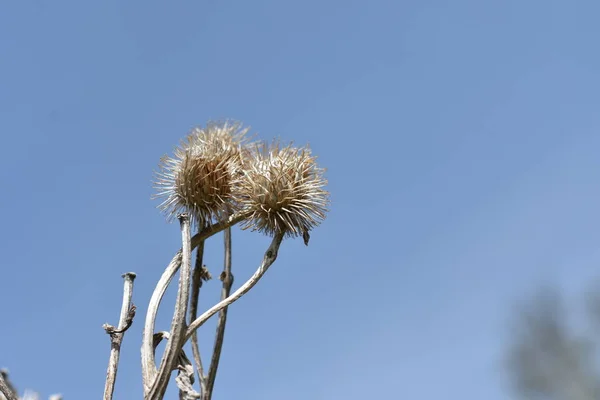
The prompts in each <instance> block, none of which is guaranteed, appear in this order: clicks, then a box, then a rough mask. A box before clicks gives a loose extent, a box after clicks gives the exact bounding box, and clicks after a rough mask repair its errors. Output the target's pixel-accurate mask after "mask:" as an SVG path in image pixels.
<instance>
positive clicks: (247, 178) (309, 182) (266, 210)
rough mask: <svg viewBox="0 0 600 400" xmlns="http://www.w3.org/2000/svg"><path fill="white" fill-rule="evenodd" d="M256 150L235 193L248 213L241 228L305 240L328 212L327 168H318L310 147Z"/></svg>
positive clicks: (237, 199)
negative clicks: (299, 237)
mask: <svg viewBox="0 0 600 400" xmlns="http://www.w3.org/2000/svg"><path fill="white" fill-rule="evenodd" d="M253 150H254V151H253V152H252V157H251V158H250V159H249V162H248V163H247V164H246V166H245V169H244V178H243V179H242V180H241V181H240V182H239V186H237V190H236V201H237V203H238V205H239V207H240V208H241V210H242V211H243V212H246V213H248V214H249V217H248V218H247V219H246V220H244V221H243V222H242V223H241V227H242V229H249V228H250V229H252V230H256V231H259V232H262V233H265V234H267V235H271V236H272V235H274V234H275V233H276V232H284V233H285V235H286V236H288V237H296V236H300V235H302V236H303V237H306V235H307V234H308V231H310V230H311V229H312V228H314V227H315V226H317V225H319V224H320V223H321V221H322V220H323V219H325V216H326V213H327V206H328V204H329V193H328V192H327V191H326V190H324V189H323V187H324V186H325V185H326V184H327V180H325V178H324V177H323V174H324V169H322V168H319V167H318V166H317V164H316V162H315V160H316V157H314V156H312V155H311V152H310V149H309V148H308V147H305V148H301V149H298V148H294V147H292V146H291V145H289V146H287V147H281V146H280V145H279V143H277V142H274V143H273V144H272V145H271V146H269V145H267V144H262V145H257V146H255V147H254V149H253ZM305 232H306V234H305Z"/></svg>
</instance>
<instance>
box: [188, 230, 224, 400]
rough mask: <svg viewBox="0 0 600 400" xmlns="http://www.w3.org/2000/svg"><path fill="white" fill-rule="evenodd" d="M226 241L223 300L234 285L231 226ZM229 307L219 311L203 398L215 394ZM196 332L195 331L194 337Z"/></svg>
mask: <svg viewBox="0 0 600 400" xmlns="http://www.w3.org/2000/svg"><path fill="white" fill-rule="evenodd" d="M223 241H224V249H225V255H224V265H223V272H222V273H221V276H220V278H221V281H222V282H223V287H222V288H221V301H223V300H225V299H226V298H227V297H229V294H230V293H231V286H232V285H233V275H232V274H231V228H227V229H225V230H224V231H223ZM227 308H228V307H224V308H223V309H222V310H221V311H219V321H218V322H217V333H216V335H215V344H214V347H213V353H212V358H211V360H210V368H209V370H208V377H207V382H206V390H204V391H203V392H202V396H203V397H202V399H203V400H211V398H212V394H213V388H214V386H215V379H216V377H217V370H218V369H219V361H220V359H221V349H222V348H223V339H224V338H225V325H226V324H227ZM195 334H196V331H194V333H193V335H192V338H193V337H194V335H195Z"/></svg>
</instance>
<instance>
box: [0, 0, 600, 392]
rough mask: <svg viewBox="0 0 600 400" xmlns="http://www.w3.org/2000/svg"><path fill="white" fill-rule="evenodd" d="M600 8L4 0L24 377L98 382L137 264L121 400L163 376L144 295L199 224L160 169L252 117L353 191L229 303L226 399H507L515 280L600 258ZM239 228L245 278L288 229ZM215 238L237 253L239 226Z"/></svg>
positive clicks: (1, 115)
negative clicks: (193, 144)
mask: <svg viewBox="0 0 600 400" xmlns="http://www.w3.org/2000/svg"><path fill="white" fill-rule="evenodd" d="M599 13H600V4H599V3H598V2H594V1H591V0H588V1H584V0H582V1H578V0H571V1H552V0H550V1H541V0H539V1H517V0H508V1H502V2H482V1H474V0H471V1H466V0H457V1H454V2H445V1H439V0H429V1H403V2H400V1H383V0H372V1H369V2H364V1H360V2H359V1H354V0H347V1H343V2H342V1H314V0H306V1H303V2H284V1H274V0H271V1H267V0H253V1H216V0H202V1H197V0H196V1H174V2H158V1H153V0H150V1H148V0H146V1H140V0H134V1H129V2H123V1H116V0H107V1H102V2H82V1H74V0H71V1H63V0H55V1H52V2H50V1H44V0H20V1H12V2H5V4H4V6H3V11H2V12H1V13H0V60H1V61H0V132H2V145H1V146H0V156H1V157H0V160H1V161H0V162H1V165H0V166H1V168H0V187H1V188H2V196H0V208H1V209H2V210H4V213H3V217H2V223H1V224H0V254H1V255H2V259H1V260H2V265H3V266H2V275H1V278H0V304H2V305H3V307H2V321H3V326H2V329H1V330H0V363H1V364H2V366H7V367H9V368H10V370H11V373H12V376H13V378H14V380H15V383H16V384H18V386H19V387H20V388H21V389H24V388H33V389H36V390H38V391H40V392H41V393H42V394H43V395H44V396H47V395H48V394H50V393H54V392H62V393H63V394H64V395H65V396H66V399H84V398H97V397H98V396H100V393H102V389H103V385H104V376H105V370H106V364H107V360H108V354H109V340H108V338H107V337H106V335H105V333H104V331H103V330H102V329H101V326H102V324H103V323H104V322H110V323H116V322H117V318H118V312H119V308H120V302H121V290H122V283H121V278H120V275H121V274H122V273H123V272H126V271H135V272H136V273H137V274H138V279H137V280H136V286H135V292H134V301H135V303H136V304H137V306H138V308H139V311H138V316H137V318H136V320H135V322H134V326H133V327H132V328H131V330H130V331H129V332H128V334H127V335H126V337H125V341H124V349H123V354H122V358H121V367H120V370H119V372H120V373H119V377H118V381H117V388H116V395H115V398H117V399H118V398H131V399H133V398H141V378H140V367H139V366H140V361H139V348H140V339H141V326H142V324H143V317H144V315H145V311H146V304H147V302H148V300H149V297H150V294H151V292H152V290H153V286H154V284H155V283H156V281H157V279H158V277H159V276H160V274H161V272H162V270H163V268H164V267H165V266H166V264H167V263H168V262H169V260H170V259H171V257H172V255H173V254H174V252H175V251H176V250H177V249H178V248H179V245H180V243H179V242H180V234H179V228H178V226H177V224H167V223H166V222H165V221H164V219H163V217H162V216H161V215H160V214H159V212H158V211H157V210H156V208H155V207H156V206H157V204H158V203H157V202H156V201H151V200H150V199H149V198H150V196H151V194H152V193H153V189H152V184H151V182H152V177H153V171H154V170H155V169H156V166H157V163H158V161H159V158H160V157H161V156H162V155H163V154H170V153H171V151H172V149H173V147H174V146H175V145H176V144H177V143H178V141H179V140H180V138H182V137H183V136H185V135H186V134H187V132H188V131H189V130H190V129H191V128H192V127H193V126H195V125H200V124H204V123H205V122H206V121H207V120H209V119H220V118H234V119H238V120H241V121H244V122H245V123H247V124H249V125H250V126H252V128H253V131H254V132H256V133H257V134H258V135H259V136H260V137H262V138H265V139H270V138H272V137H274V136H278V137H281V138H282V139H284V140H294V141H295V142H296V143H298V144H305V143H310V145H311V147H312V149H313V150H314V152H315V153H316V154H317V155H318V156H319V160H320V163H321V165H322V166H324V167H326V168H327V169H328V173H327V177H328V179H329V182H330V183H329V190H330V191H331V193H332V206H331V212H330V214H329V217H328V219H327V220H326V222H325V223H324V224H323V225H322V226H321V227H320V228H318V229H317V230H315V231H314V232H313V234H312V239H311V244H310V246H309V247H308V248H305V247H304V245H303V244H302V242H301V240H295V241H291V240H290V241H286V242H284V244H283V246H282V250H281V251H280V255H279V259H278V260H277V263H276V264H275V265H274V267H273V268H272V269H271V270H270V271H269V273H268V275H267V276H266V277H265V279H264V281H262V282H261V283H260V284H259V286H258V287H256V288H255V290H253V291H252V292H251V293H250V294H249V295H248V296H247V297H245V298H243V299H242V300H241V301H239V302H238V303H236V304H235V305H234V306H232V308H231V309H230V314H229V315H230V320H229V325H228V331H227V333H226V339H225V340H226V342H225V348H224V351H223V357H222V362H221V367H220V372H219V377H218V379H217V384H216V385H217V389H216V394H215V398H216V399H227V398H245V399H261V400H271V399H272V400H275V399H277V400H279V399H290V400H294V399H306V398H311V399H338V398H345V399H350V400H351V399H364V398H419V399H439V398H447V397H451V398H462V399H473V400H479V399H482V398H485V399H489V400H500V399H508V398H510V396H509V393H508V391H507V389H506V382H505V379H504V375H503V371H502V367H501V357H502V355H503V349H504V346H505V345H506V341H507V338H508V337H509V335H510V332H509V331H508V323H507V319H508V317H509V315H510V310H511V307H512V305H513V304H514V302H515V301H516V300H517V299H518V298H519V297H521V296H523V295H524V294H526V293H528V292H529V291H531V290H532V289H534V288H535V287H537V285H539V284H541V283H544V282H555V283H557V284H559V285H560V287H561V288H563V289H564V290H566V291H567V292H569V293H573V294H576V293H577V292H578V291H579V290H580V289H581V288H583V287H585V286H586V284H587V282H589V281H590V280H592V279H594V278H596V277H597V275H598V274H597V272H596V270H597V267H598V265H599V263H600V250H599V249H598V246H597V243H598V240H599V237H600V212H599V211H598V210H599V208H598V204H599V203H600V188H599V186H598V181H599V180H600V158H599V157H598V149H599V147H600V135H599V133H598V132H599V128H600V112H599V111H598V110H599V109H600V108H599V106H600V94H599V93H600V53H598V52H597V51H595V49H596V48H597V39H598V37H599V35H600V26H599V25H598V24H597V16H598V14H599ZM233 235H234V236H233V239H234V255H233V262H234V265H233V268H234V273H235V276H236V283H237V284H239V283H240V282H242V281H243V280H244V279H245V278H246V277H247V276H249V275H250V274H251V273H252V272H253V271H254V269H255V268H256V266H257V263H258V262H259V261H260V259H261V256H262V253H263V252H264V250H265V248H266V246H267V245H268V242H269V239H268V238H266V237H263V236H261V235H259V234H253V233H249V232H240V231H239V230H235V231H234V233H233ZM207 246H208V249H207V255H206V257H207V264H208V266H209V268H211V270H213V271H218V270H219V268H220V267H221V262H222V261H221V259H220V256H221V252H222V249H221V246H222V239H221V237H220V236H219V237H215V238H213V239H212V240H211V241H210V242H209V243H208V244H207ZM217 286H218V284H217V282H216V281H215V282H212V284H211V285H209V288H208V289H207V290H205V291H204V292H203V295H204V296H203V297H202V300H201V303H202V304H203V305H204V308H206V307H208V305H209V304H212V302H213V299H215V298H216V296H217V292H218V288H217ZM170 294H171V297H172V295H173V292H172V291H171V292H170ZM164 304H165V305H164V308H163V312H162V314H161V315H160V318H159V327H160V328H162V329H166V328H167V327H168V324H169V321H170V310H171V309H172V308H171V307H172V301H166V302H165V303H164ZM213 331H214V325H213V324H207V325H206V326H205V327H203V329H202V330H201V338H202V343H203V347H204V348H205V349H207V348H208V347H209V346H210V345H211V340H212V336H213ZM206 351H207V350H205V353H206ZM206 357H207V356H205V358H206ZM170 393H173V392H170ZM172 396H173V394H172ZM173 398H174V397H173Z"/></svg>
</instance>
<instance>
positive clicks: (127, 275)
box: [121, 272, 137, 280]
mask: <svg viewBox="0 0 600 400" xmlns="http://www.w3.org/2000/svg"><path fill="white" fill-rule="evenodd" d="M121 277H122V278H124V279H131V280H134V279H135V278H136V277H137V275H136V273H135V272H125V273H124V274H123V275H121Z"/></svg>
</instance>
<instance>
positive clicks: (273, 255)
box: [185, 232, 283, 341]
mask: <svg viewBox="0 0 600 400" xmlns="http://www.w3.org/2000/svg"><path fill="white" fill-rule="evenodd" d="M282 240H283V233H280V232H278V233H276V234H275V236H274V237H273V240H272V241H271V245H270V246H269V248H268V249H267V251H266V252H265V256H264V257H263V260H262V263H261V264H260V266H259V267H258V269H257V270H256V272H254V275H252V276H251V277H250V279H248V280H247V281H246V282H245V283H244V284H243V285H242V286H240V288H239V289H238V290H236V291H235V292H233V294H232V295H230V296H229V297H227V298H226V299H225V300H222V301H220V302H218V303H217V304H215V305H214V306H212V307H211V308H209V309H208V310H206V311H205V312H204V313H203V314H202V315H200V316H199V317H198V318H196V320H194V322H192V323H191V324H190V326H189V327H188V329H187V332H186V334H185V340H186V341H187V340H189V338H190V336H192V332H194V331H195V330H196V329H198V328H199V327H201V326H202V324H204V323H205V322H206V321H208V319H209V318H210V317H212V316H213V315H215V314H216V313H218V312H219V311H221V310H222V309H223V308H225V307H227V306H229V305H230V304H231V303H233V302H235V301H236V300H238V299H239V298H240V297H242V296H243V295H245V294H246V293H247V292H248V291H249V290H250V289H252V288H253V287H254V286H255V285H256V284H257V283H258V281H259V280H260V279H261V278H262V277H263V275H264V274H265V272H267V270H268V269H269V267H270V266H271V265H272V264H273V263H274V262H275V260H276V259H277V252H278V251H279V246H280V245H281V241H282Z"/></svg>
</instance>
